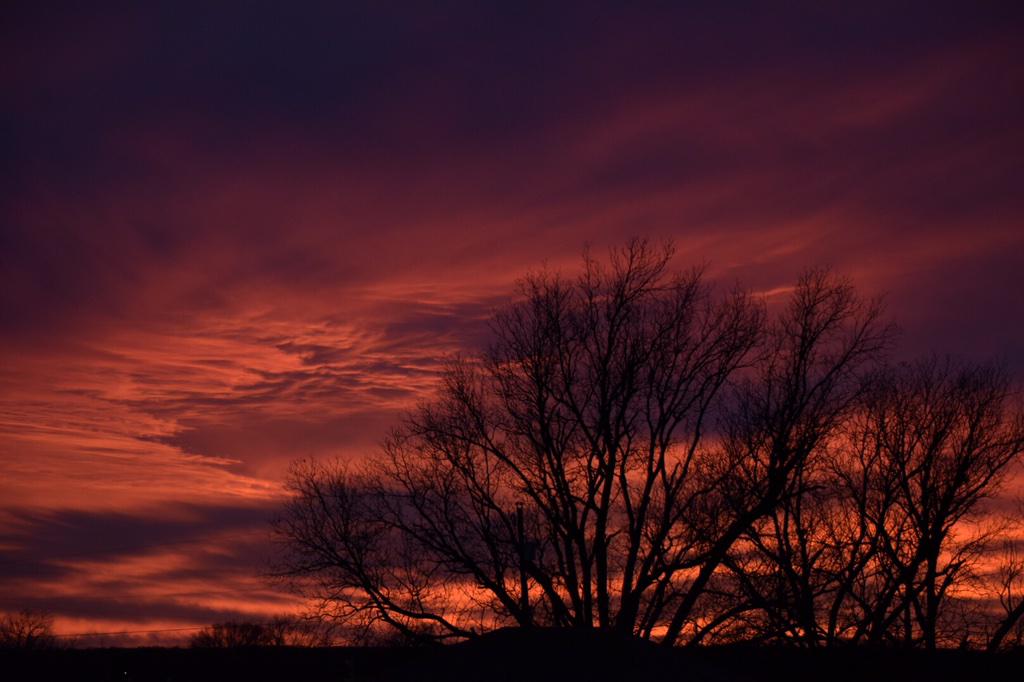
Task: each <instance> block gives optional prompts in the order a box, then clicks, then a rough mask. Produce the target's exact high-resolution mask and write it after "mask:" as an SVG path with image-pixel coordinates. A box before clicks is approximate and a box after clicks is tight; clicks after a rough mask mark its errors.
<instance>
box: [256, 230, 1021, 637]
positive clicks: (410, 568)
mask: <svg viewBox="0 0 1024 682" xmlns="http://www.w3.org/2000/svg"><path fill="white" fill-rule="evenodd" d="M672 256H673V253H672V250H671V248H670V247H665V248H656V247H653V246H651V245H650V244H648V243H646V242H644V241H634V242H632V243H630V244H629V245H627V246H626V247H625V248H623V249H619V250H616V251H613V252H612V253H611V255H610V258H609V259H608V261H606V262H599V261H597V260H595V259H593V258H590V257H589V256H587V257H585V258H584V263H583V270H582V273H581V274H580V275H579V276H578V277H575V278H567V277H565V276H562V275H560V274H558V273H551V272H540V273H536V274H532V275H529V276H527V277H526V278H524V279H523V280H522V282H521V284H520V288H519V292H518V293H519V295H518V297H517V299H516V302H515V303H513V304H511V305H510V306H508V307H506V308H505V309H503V310H501V311H499V312H498V313H497V314H496V315H495V316H494V317H493V319H492V321H491V329H492V343H491V345H490V347H489V348H488V349H487V350H486V351H484V352H482V353H480V354H479V355H477V356H473V357H466V358H457V359H454V360H452V361H451V362H450V363H449V364H448V366H447V368H446V370H445V372H444V374H443V377H442V380H441V383H440V387H439V390H438V394H437V397H436V399H434V400H433V401H432V402H430V403H428V404H424V405H422V406H421V407H420V408H418V409H416V410H414V411H413V412H411V413H410V414H408V415H407V416H406V418H405V420H404V421H403V423H402V425H401V426H400V427H399V428H397V429H396V430H395V431H394V433H393V434H392V435H391V436H390V437H389V438H388V439H387V441H386V443H385V445H384V448H383V452H382V453H381V454H379V455H377V456H374V457H368V458H367V461H366V462H365V463H363V464H360V465H358V466H352V467H348V466H344V465H342V464H318V463H313V462H303V463H298V464H297V465H296V467H295V469H294V471H293V474H292V477H291V480H290V486H291V490H292V492H293V493H294V495H293V497H292V498H291V502H290V503H289V506H288V509H287V511H286V512H285V514H284V515H283V516H282V518H281V519H280V521H279V522H278V523H277V524H276V532H277V535H278V538H279V539H280V540H281V542H282V543H283V545H284V548H285V551H284V552H283V554H282V561H281V565H280V571H279V575H280V576H282V577H284V578H288V579H290V580H291V581H292V584H293V585H294V586H295V587H296V588H298V589H300V590H301V591H303V592H304V593H305V594H306V595H307V596H309V597H311V598H313V599H315V600H316V603H317V604H318V605H319V608H320V612H321V614H322V615H323V616H324V617H325V618H327V619H329V620H331V621H332V622H336V623H342V624H344V625H345V626H346V627H347V628H348V632H349V636H350V637H352V638H356V639H361V640H363V641H367V640H373V639H374V638H378V637H381V636H385V635H386V633H398V634H399V635H401V636H403V637H408V638H413V639H434V640H437V639H441V640H444V639H463V638H471V637H474V636H476V635H478V634H480V633H482V632H485V631H488V630H492V629H494V628H497V627H500V626H505V625H509V624H513V625H514V624H518V625H521V626H530V625H538V626H550V627H564V628H599V629H602V630H609V631H617V632H619V633H623V634H632V635H636V636H639V637H642V638H646V639H652V640H657V641H661V642H663V643H665V644H666V645H675V644H683V643H689V644H696V643H710V642H724V641H755V642H782V643H790V644H797V645H805V646H829V645H839V644H872V645H898V646H906V647H926V648H934V647H939V646H957V645H971V646H987V647H991V648H998V647H1000V646H1006V645H1009V644H1011V643H1013V642H1017V643H1020V641H1021V639H1020V636H1021V616H1022V612H1024V605H1022V604H1024V601H1022V600H1021V598H1020V597H1019V596H1018V594H1019V593H1020V590H1021V589H1022V588H1024V585H1022V583H1021V567H1020V562H1019V561H1017V559H1016V558H1015V557H1016V554H1015V553H1014V551H1013V546H1012V541H1013V538H1014V536H1013V526H1012V524H1013V522H1014V520H1015V519H1014V515H1013V514H1009V515H1008V514H1005V513H1001V512H1005V511H1006V510H1000V509H996V508H994V507H993V506H992V505H991V504H987V501H989V500H991V499H992V498H993V496H994V495H995V494H996V493H997V492H998V491H999V490H1000V487H1001V485H1002V484H1003V483H1004V482H1005V481H1006V479H1007V477H1008V476H1009V475H1010V474H1011V472H1012V471H1013V465H1014V462H1015V461H1018V460H1019V458H1020V455H1021V452H1022V451H1024V416H1022V410H1021V401H1020V395H1019V393H1017V392H1016V389H1015V388H1014V384H1013V382H1012V381H1011V377H1010V376H1009V375H1008V373H1007V371H1006V370H1005V369H1004V368H1003V367H1002V366H1000V365H999V364H995V363H984V364H973V363H963V362H955V361H952V360H947V359H940V358H935V357H928V358H924V359H921V360H918V361H913V362H895V361H894V360H893V359H892V350H893V346H894V331H893V327H892V326H891V325H889V324H888V323H886V321H885V320H884V319H883V312H882V307H881V305H880V304H879V303H878V302H877V301H871V300H865V299H864V298H863V297H861V296H860V295H858V293H857V292H856V291H855V289H854V288H853V287H852V286H851V285H850V284H849V283H848V282H846V281H844V280H842V279H840V278H838V277H836V276H834V275H832V274H830V273H828V272H825V271H811V272H808V273H807V274H805V275H804V276H803V277H802V278H801V279H800V280H799V282H798V283H797V284H796V285H795V287H794V288H793V289H792V290H791V291H789V292H788V294H787V297H786V300H785V301H781V300H780V301H775V300H765V299H764V298H763V297H759V296H756V295H753V294H751V293H749V292H746V291H742V290H732V291H728V292H724V293H721V292H716V291H715V290H714V289H713V288H712V287H710V286H709V285H708V284H707V283H706V282H705V278H704V276H703V273H702V272H701V271H700V270H699V269H694V270H691V271H688V272H683V273H678V274H673V273H671V272H670V270H669V264H670V261H671V259H672ZM1017 515H1019V512H1018V513H1017ZM1008 543H1009V544H1008Z"/></svg>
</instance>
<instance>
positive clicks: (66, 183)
mask: <svg viewBox="0 0 1024 682" xmlns="http://www.w3.org/2000/svg"><path fill="white" fill-rule="evenodd" d="M207 4H215V5H216V7H217V8H216V9H210V8H209V7H207V6H206V5H207ZM492 4H497V3H484V2H481V3H447V2H438V3H408V4H402V3H392V2H373V3H370V2H368V3H365V4H363V3H324V4H323V6H317V5H313V4H309V5H306V6H305V7H304V8H303V9H301V10H299V9H295V8H294V7H293V6H292V3H263V2H246V3H238V4H237V5H233V6H232V5H231V4H229V3H200V4H197V5H195V6H188V5H187V3H181V2H167V3H154V2H151V3H125V4H124V5H122V6H119V7H114V6H108V7H106V8H102V9H101V8H100V4H99V3H96V4H94V3H77V8H76V9H70V8H69V9H65V10H60V11H58V10H55V9H54V8H53V6H52V5H49V4H47V9H45V10H44V9H40V8H38V7H37V5H42V3H33V2H20V3H14V4H13V5H7V6H5V9H4V12H3V14H4V15H5V16H4V17H3V20H2V21H0V84H2V90H0V93H2V94H0V98H2V103H3V105H2V107H0V146H2V150H3V153H2V157H0V351H2V358H3V359H2V361H0V611H4V610H12V609H19V608H36V609H45V610H48V611H50V612H52V613H53V614H55V616H56V618H57V622H56V625H57V628H58V630H59V631H61V632H65V633H75V632H85V631H100V632H117V631H122V630H131V631H135V630H158V629H173V628H187V627H191V626H195V625H203V624H206V623H210V622H214V621H222V620H226V619H260V618H264V617H266V616H267V615H268V614H276V613H280V612H285V611H293V610H295V609H296V608H297V606H298V605H297V603H296V601H295V600H294V598H293V597H291V596H289V595H288V594H286V593H283V592H280V591H278V590H276V589H275V588H274V587H273V586H271V585H269V584H268V583H267V582H266V581H265V580H263V579H262V578H261V577H260V575H259V574H260V571H261V570H263V569H264V568H265V565H266V561H267V559H268V558H269V557H270V556H271V547H270V545H269V544H268V536H269V530H268V525H267V520H268V518H270V517H272V516H273V515H274V512H275V509H276V506H277V505H278V504H279V502H280V500H281V484H282V481H283V477H284V475H285V473H286V471H287V468H288V465H289V462H291V461H293V460H295V459H298V458H302V457H317V458H321V457H342V458H360V457H372V456H374V453H375V448H376V447H377V444H378V443H379V441H380V439H381V437H382V435H383V434H384V433H385V432H386V430H387V429H388V427H389V426H391V425H393V424H395V423H396V420H397V419H398V417H399V415H400V414H401V413H402V411H403V410H405V409H407V408H409V407H410V406H412V405H414V404H415V403H416V402H417V401H419V400H421V399H425V398H428V397H429V396H430V395H431V391H432V388H433V386H434V379H435V376H436V372H437V369H438V367H439V363H440V362H441V361H442V360H443V358H444V357H445V356H446V355H449V354H452V353H455V352H459V351H463V352H472V350H473V349H474V348H477V347H479V346H480V344H482V343H483V342H484V341H485V339H486V327H485V325H484V320H486V318H487V316H488V314H489V313H490V311H491V310H493V309H494V308H495V306H499V305H501V303H502V302H503V301H507V300H508V299H509V297H510V295H511V293H512V286H513V283H514V281H515V279H516V278H517V277H518V276H520V275H522V274H524V273H525V272H526V271H528V270H530V269H536V268H538V267H540V266H542V265H543V264H544V263H547V264H548V265H549V266H552V267H557V268H563V269H567V270H571V269H572V268H573V267H575V266H576V264H577V263H578V261H579V257H580V253H581V251H582V249H583V247H584V244H587V243H589V244H591V245H592V246H593V248H594V249H595V250H596V251H597V252H598V253H603V251H604V249H606V248H608V247H609V246H612V245H618V244H621V243H623V242H624V241H625V240H626V239H627V238H629V237H630V236H634V235H636V236H645V237H651V238H654V239H661V238H671V239H673V240H674V241H675V244H676V245H677V247H678V251H679V254H678V265H679V266H680V267H684V266H688V265H691V264H696V263H707V264H708V272H709V274H710V276H711V277H712V278H713V279H714V280H716V281H718V282H721V283H722V284H723V285H725V286H732V285H733V284H734V283H735V282H740V283H742V284H743V285H745V286H747V287H750V288H751V289H753V290H755V291H758V292H764V293H767V294H768V295H773V293H772V292H784V291H785V290H786V287H788V286H789V285H791V284H792V283H793V281H794V279H795V277H796V276H797V275H798V273H799V272H800V271H801V270H802V269H803V268H806V267H808V266H818V265H829V266H832V267H833V268H835V269H836V270H837V271H838V272H840V273H842V274H844V275H847V276H849V277H850V278H851V279H852V280H853V281H854V282H855V283H856V285H857V286H858V287H859V288H860V289H861V290H862V291H864V292H865V293H869V294H885V295H886V300H887V302H888V307H887V310H888V313H889V315H890V316H891V317H892V318H893V319H894V320H895V321H897V322H898V323H899V325H900V327H901V329H902V335H901V338H902V340H901V345H900V350H899V353H901V354H903V355H907V356H910V355H916V354H919V353H923V352H928V351H935V352H938V353H943V354H945V353H950V354H955V355H960V356H965V357H968V358H990V357H999V358H1003V359H1005V360H1006V362H1007V363H1008V365H1009V366H1010V368H1011V369H1012V370H1013V371H1014V372H1016V374H1017V375H1018V376H1021V375H1022V374H1024V287H1022V284H1024V53H1022V51H1024V33H1022V30H1024V12H1022V10H1021V9H1018V8H1020V7H1024V5H1021V3H1004V4H998V3H986V2H963V3H960V4H958V5H950V4H947V3H933V2H928V3H924V2H921V3H909V4H908V3H877V4H876V5H875V6H874V7H865V6H863V3H843V5H844V6H842V7H841V4H840V3H833V2H807V3H781V4H779V3H764V4H763V5H761V6H756V5H755V6H751V5H748V6H745V7H743V8H740V7H739V5H738V4H736V3H707V4H706V6H700V5H697V4H693V3H654V4H651V5H650V6H647V7H646V8H641V7H640V6H639V5H638V4H635V3H630V5H631V6H632V9H631V10H630V11H623V10H622V9H621V6H624V5H625V4H626V3H621V6H620V4H619V3H594V4H590V5H587V6H581V7H578V8H574V9H570V4H569V3H537V4H535V5H534V4H531V3H523V2H515V3H503V4H502V7H501V8H493V7H492V8H490V9H487V7H488V6H490V5H492ZM556 5H557V7H556ZM725 5H728V6H729V8H725V7H724V6H725ZM428 6H429V10H428V9H427V7H428ZM285 7H288V9H287V10H286V9H285ZM163 636H164V633H156V634H154V635H152V637H163ZM146 637H147V636H145V635H144V636H142V637H141V638H140V639H139V640H137V641H144V640H145V638H146Z"/></svg>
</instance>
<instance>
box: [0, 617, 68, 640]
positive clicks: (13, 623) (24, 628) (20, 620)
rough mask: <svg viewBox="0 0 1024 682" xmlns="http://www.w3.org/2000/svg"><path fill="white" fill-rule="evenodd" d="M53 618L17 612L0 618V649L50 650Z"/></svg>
mask: <svg viewBox="0 0 1024 682" xmlns="http://www.w3.org/2000/svg"><path fill="white" fill-rule="evenodd" d="M56 646H57V638H56V637H55V636H54V634H53V616H51V615H50V614H48V613H43V612H40V611H18V612H17V613H6V614H3V616H0V649H52V648H54V647H56Z"/></svg>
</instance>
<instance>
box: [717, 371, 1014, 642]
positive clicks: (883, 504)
mask: <svg viewBox="0 0 1024 682" xmlns="http://www.w3.org/2000/svg"><path fill="white" fill-rule="evenodd" d="M1010 388H1011V383H1010V380H1009V377H1008V376H1007V374H1006V372H1005V371H1003V370H1002V369H1000V368H999V367H998V366H992V365H958V364H956V363H952V362H949V361H939V360H937V359H930V360H926V361H921V362H918V363H915V364H908V365H903V366H899V367H895V368H888V369H885V370H884V371H881V372H879V373H877V374H876V375H874V376H873V377H871V380H870V382H869V384H868V385H867V389H866V390H865V391H863V392H862V397H861V399H860V401H859V403H858V404H857V405H856V406H855V410H854V412H853V413H852V414H851V415H850V416H849V417H848V418H847V420H846V426H845V428H844V430H843V431H842V432H841V438H840V439H838V440H837V441H835V442H833V443H831V444H830V446H829V448H828V450H827V452H826V457H824V458H823V459H822V464H823V466H819V467H817V468H812V467H809V468H806V469H805V470H804V472H803V475H802V476H801V478H800V481H801V485H800V487H799V489H797V490H796V491H795V494H794V495H793V496H792V497H790V498H788V499H787V500H785V501H783V503H782V504H780V505H779V506H778V507H777V508H776V509H775V510H774V512H773V513H772V514H771V515H770V516H769V517H768V518H767V519H766V521H765V522H764V523H762V524H760V526H759V527H757V528H756V529H755V532H754V533H753V534H752V535H751V537H750V542H751V544H752V545H753V546H755V547H756V549H757V551H758V555H759V556H760V557H761V559H762V563H761V565H759V566H758V567H757V568H756V569H751V568H750V567H749V566H746V567H744V568H743V569H742V570H741V572H742V575H737V576H736V580H737V583H738V584H739V585H741V586H742V587H743V588H744V592H745V594H746V595H747V598H748V599H755V600H757V601H758V602H759V603H760V604H761V605H762V608H763V609H764V611H765V614H766V619H767V622H766V624H765V627H766V628H768V629H769V630H771V631H772V632H774V634H775V635H776V636H778V637H780V638H783V639H789V640H791V641H801V642H804V643H807V644H810V645H814V644H817V643H819V642H821V643H835V642H837V641H842V640H851V641H867V642H872V643H876V644H877V643H881V642H883V641H888V642H898V643H901V644H904V645H907V646H913V645H916V644H918V643H920V644H922V645H924V646H925V647H928V648H935V647H936V646H937V644H938V643H939V642H940V640H943V639H944V640H945V641H946V643H949V644H952V643H953V642H954V640H957V639H962V638H963V624H962V622H961V621H962V620H963V618H962V617H961V615H962V614H958V612H956V610H955V609H953V608H944V607H945V606H951V605H952V604H953V603H955V602H952V601H951V600H950V597H951V596H956V595H955V593H956V591H957V589H958V587H959V586H962V585H966V584H967V583H968V582H969V581H970V580H971V579H972V578H973V577H974V575H975V574H974V570H975V567H976V566H977V565H978V563H979V561H980V559H981V558H982V557H983V556H985V554H986V552H987V551H988V550H989V548H990V544H991V541H992V540H993V539H994V538H997V537H999V536H1000V535H1001V527H1000V526H999V525H998V524H995V525H993V524H992V523H977V521H979V520H980V519H979V514H980V512H981V511H982V510H983V508H982V503H983V501H984V500H985V499H986V498H988V497H990V496H992V495H993V494H995V493H996V492H997V491H998V490H999V487H1000V484H1001V482H1002V480H1003V479H1004V478H1005V476H1006V473H1007V471H1008V467H1009V465H1010V463H1011V462H1012V461H1014V459H1016V458H1017V457H1018V456H1019V454H1020V453H1021V451H1022V450H1024V439H1022V436H1024V430H1022V422H1021V418H1020V413H1019V411H1017V410H1015V409H1014V408H1013V406H1012V405H1011V404H1010V400H1011V390H1010ZM960 603H961V604H962V603H963V602H962V600H961V602H960ZM1012 613H1013V610H1012V609H1010V611H1009V613H1008V616H1010V615H1012ZM944 618H945V620H946V621H949V622H950V623H951V624H950V627H949V632H945V633H944V632H942V631H941V630H942V628H941V627H940V626H941V624H942V622H943V620H944Z"/></svg>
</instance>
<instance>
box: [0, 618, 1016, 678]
mask: <svg viewBox="0 0 1024 682" xmlns="http://www.w3.org/2000/svg"><path fill="white" fill-rule="evenodd" d="M989 678H1002V679H1024V654H1022V653H1007V654H985V653H982V652H972V651H938V652H934V653H927V652H923V651H894V650H868V649H842V650H829V651H807V650H797V649H780V648H755V647H741V646H730V647H706V648H700V649H675V650H671V651H667V650H663V649H661V648H659V647H657V646H655V645H652V644H648V643H645V642H637V641H625V640H621V639H617V638H614V637H610V636H593V635H591V636H584V635H581V634H578V633H572V632H535V633H533V634H524V633H521V632H518V631H502V632H497V633H494V634H492V635H490V636H488V637H485V638H482V639H481V640H479V641H476V642H470V643H465V644H459V645H454V646H448V647H440V648H419V649H417V648H334V649H297V648H283V647H281V648H262V649H248V650H244V649H219V650H218V649H206V650H202V649H156V648H153V649H82V650H75V649H71V650H63V651H39V652H9V651H8V652H0V679H3V680H11V681H12V682H13V681H14V680H90V681H93V680H95V681H100V680H102V681H113V680H118V681H124V682H127V681H128V680H136V681H142V680H147V681H150V680H152V681H154V682H155V681H160V682H170V681H172V680H175V681H181V680H245V681H246V682H248V681H250V680H253V681H254V680H268V681H269V680H283V681H294V682H304V681H313V680H317V681H319V680H335V681H339V682H340V681H356V680H367V681H374V680H406V679H408V680H423V681H430V680H438V681H440V680H488V681H491V680H493V681H495V682H501V681H512V680H652V681H653V680H657V681H658V682H661V681H662V680H685V681H687V682H691V681H693V682H701V681H704V680H709V681H710V680H715V681H731V680H767V679H772V680H774V679H782V680H788V681H791V682H803V681H805V680H806V681H810V680H814V681H818V680H851V681H852V680H858V681H861V680H868V681H869V682H881V681H882V680H900V681H902V682H910V681H912V680H934V681H939V680H975V679H989Z"/></svg>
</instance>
